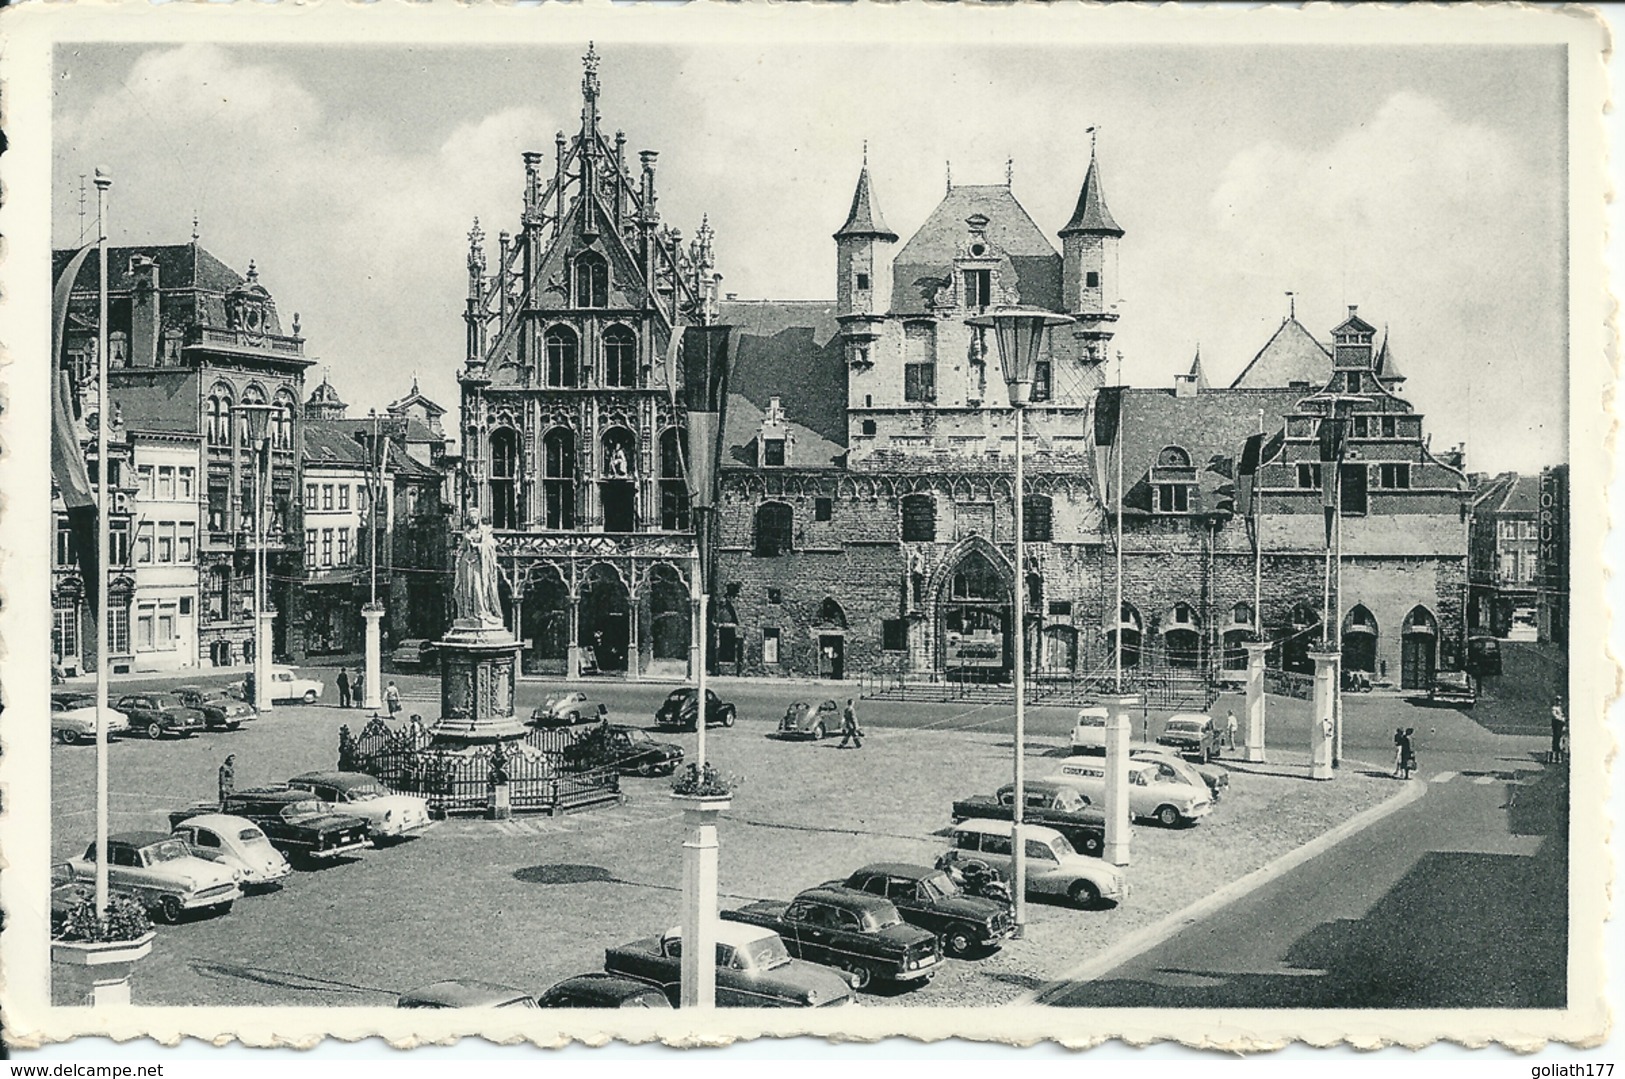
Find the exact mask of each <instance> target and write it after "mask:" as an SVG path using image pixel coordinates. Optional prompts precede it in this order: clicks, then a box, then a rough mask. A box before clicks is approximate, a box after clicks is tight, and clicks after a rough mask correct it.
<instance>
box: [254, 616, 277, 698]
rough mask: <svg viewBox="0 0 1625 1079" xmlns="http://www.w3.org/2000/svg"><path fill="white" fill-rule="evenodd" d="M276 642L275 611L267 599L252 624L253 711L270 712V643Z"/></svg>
mask: <svg viewBox="0 0 1625 1079" xmlns="http://www.w3.org/2000/svg"><path fill="white" fill-rule="evenodd" d="M274 640H276V609H275V608H273V607H272V606H271V604H270V600H269V599H267V601H266V604H265V609H264V610H263V611H260V612H259V614H258V615H257V616H256V618H255V623H254V709H255V710H256V711H259V712H269V711H270V710H271V642H272V641H274Z"/></svg>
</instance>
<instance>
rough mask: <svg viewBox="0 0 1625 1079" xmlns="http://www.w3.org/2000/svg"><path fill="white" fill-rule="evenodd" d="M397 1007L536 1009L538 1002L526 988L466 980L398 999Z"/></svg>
mask: <svg viewBox="0 0 1625 1079" xmlns="http://www.w3.org/2000/svg"><path fill="white" fill-rule="evenodd" d="M395 1007H397V1008H534V1007H536V1000H535V998H533V997H532V996H531V995H530V993H529V992H528V991H526V990H524V989H515V988H514V987H513V986H511V985H498V984H497V983H496V982H478V981H472V980H469V979H466V978H454V979H451V980H450V981H444V982H431V983H430V984H428V985H423V986H419V987H418V988H416V989H412V990H409V991H407V992H405V993H402V994H401V995H400V996H399V997H396V998H395Z"/></svg>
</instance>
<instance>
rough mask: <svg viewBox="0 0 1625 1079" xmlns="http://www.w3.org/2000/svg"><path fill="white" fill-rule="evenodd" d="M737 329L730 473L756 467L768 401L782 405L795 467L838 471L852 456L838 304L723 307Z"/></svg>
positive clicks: (726, 462) (727, 441) (728, 438)
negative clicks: (848, 443) (775, 400)
mask: <svg viewBox="0 0 1625 1079" xmlns="http://www.w3.org/2000/svg"><path fill="white" fill-rule="evenodd" d="M720 314H721V321H722V322H723V323H725V324H727V325H731V326H738V327H739V334H738V336H737V345H736V348H737V353H736V355H735V356H734V365H733V372H732V377H731V379H730V381H729V393H728V416H727V420H726V429H725V430H724V432H723V439H724V446H723V451H722V464H723V467H724V468H740V467H746V468H754V467H755V466H756V452H755V447H754V446H753V443H754V442H755V439H756V433H757V431H758V429H759V428H760V427H761V423H762V414H763V413H764V412H765V411H766V409H767V405H768V401H769V400H770V399H771V398H773V397H775V396H776V397H778V398H779V404H780V405H781V407H783V409H784V414H785V417H786V419H788V420H789V424H790V430H791V432H792V433H793V435H794V437H795V448H794V450H793V451H792V453H793V457H792V459H791V462H790V466H791V467H792V468H832V467H837V466H839V465H840V464H842V463H843V462H844V460H845V455H846V361H845V359H844V356H843V352H842V348H841V341H840V337H839V336H838V332H839V330H840V326H839V324H838V323H837V322H836V320H835V305H834V304H833V303H830V302H829V301H826V300H803V301H795V300H790V301H774V300H761V301H725V302H723V303H722V304H721V310H720Z"/></svg>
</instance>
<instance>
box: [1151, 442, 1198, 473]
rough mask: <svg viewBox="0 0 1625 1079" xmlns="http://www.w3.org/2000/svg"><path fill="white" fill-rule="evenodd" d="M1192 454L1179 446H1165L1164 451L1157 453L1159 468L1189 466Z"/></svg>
mask: <svg viewBox="0 0 1625 1079" xmlns="http://www.w3.org/2000/svg"><path fill="white" fill-rule="evenodd" d="M1190 466H1191V455H1190V454H1188V453H1186V452H1185V451H1184V450H1182V449H1180V448H1179V447H1178V446H1164V447H1163V448H1162V452H1161V453H1159V454H1157V467H1158V468H1189V467H1190Z"/></svg>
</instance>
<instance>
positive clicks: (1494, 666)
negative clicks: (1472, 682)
mask: <svg viewBox="0 0 1625 1079" xmlns="http://www.w3.org/2000/svg"><path fill="white" fill-rule="evenodd" d="M1467 673H1468V674H1471V675H1472V676H1473V677H1474V678H1484V677H1486V676H1492V675H1497V674H1500V673H1501V642H1500V641H1498V640H1496V639H1495V638H1494V637H1469V638H1467Z"/></svg>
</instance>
